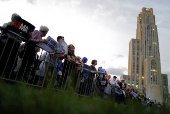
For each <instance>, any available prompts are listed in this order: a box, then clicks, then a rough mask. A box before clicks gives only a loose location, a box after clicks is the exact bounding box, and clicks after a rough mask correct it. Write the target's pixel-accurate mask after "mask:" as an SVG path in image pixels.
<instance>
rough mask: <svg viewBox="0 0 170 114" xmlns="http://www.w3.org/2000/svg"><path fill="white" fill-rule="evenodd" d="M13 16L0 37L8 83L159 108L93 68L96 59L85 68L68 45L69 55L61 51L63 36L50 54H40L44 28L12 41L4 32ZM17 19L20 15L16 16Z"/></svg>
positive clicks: (0, 68) (0, 70)
mask: <svg viewBox="0 0 170 114" xmlns="http://www.w3.org/2000/svg"><path fill="white" fill-rule="evenodd" d="M14 16H19V15H18V14H16V13H14V14H12V17H11V21H10V22H8V23H5V24H4V25H3V26H2V29H1V34H0V76H1V78H4V79H5V78H6V79H10V80H17V81H18V80H19V81H23V82H24V81H26V82H27V83H28V84H32V85H36V86H38V87H44V88H46V87H54V88H59V89H61V88H64V89H69V88H73V89H74V91H75V92H76V93H78V94H80V95H86V96H91V94H92V93H94V92H96V93H97V94H98V95H99V96H101V97H103V98H105V97H109V96H110V97H113V98H115V101H116V103H118V104H120V103H124V104H126V98H127V97H130V98H132V99H133V98H135V99H138V100H139V101H140V102H141V103H142V104H143V105H145V106H146V105H147V106H153V104H155V105H157V106H161V105H160V103H157V102H156V101H154V102H153V101H152V100H150V99H149V100H148V99H147V98H145V97H143V98H142V97H141V95H140V94H138V93H137V91H136V90H135V89H134V88H133V86H131V87H129V88H127V85H126V83H125V80H124V79H121V80H120V81H119V80H116V79H117V77H116V76H113V79H111V75H109V74H108V73H107V71H105V73H102V72H101V71H100V68H101V67H100V68H98V70H97V69H96V68H95V66H96V65H97V60H92V62H91V66H89V65H87V64H86V63H87V61H88V58H87V57H83V58H81V57H79V56H76V55H75V46H74V45H73V44H70V45H68V53H65V51H66V50H65V51H63V50H61V48H60V47H61V46H62V45H61V42H63V41H65V39H64V36H58V37H57V39H56V41H57V45H56V46H55V47H54V49H53V51H42V54H41V55H39V54H38V52H39V51H40V47H39V45H40V44H41V43H44V44H48V41H47V40H46V39H43V37H45V36H46V34H47V33H48V31H49V28H48V27H46V26H41V27H40V29H39V30H34V31H33V32H32V33H30V34H29V36H30V39H29V40H27V41H24V43H23V40H22V39H16V38H13V37H12V35H11V33H9V32H8V31H7V30H8V28H9V27H11V26H15V25H14V22H12V20H13V17H14ZM19 17H20V16H19Z"/></svg>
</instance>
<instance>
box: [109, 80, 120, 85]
mask: <svg viewBox="0 0 170 114" xmlns="http://www.w3.org/2000/svg"><path fill="white" fill-rule="evenodd" d="M110 83H111V85H115V86H119V85H118V84H117V82H116V80H111V81H110Z"/></svg>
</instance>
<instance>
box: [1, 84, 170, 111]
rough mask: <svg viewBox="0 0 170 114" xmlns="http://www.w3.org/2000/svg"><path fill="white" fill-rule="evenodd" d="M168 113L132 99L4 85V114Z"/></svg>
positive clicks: (2, 91) (2, 99) (2, 103)
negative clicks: (120, 100) (119, 101)
mask: <svg viewBox="0 0 170 114" xmlns="http://www.w3.org/2000/svg"><path fill="white" fill-rule="evenodd" d="M168 110H169V109H168V108H164V109H161V110H159V109H157V108H150V107H145V106H142V105H141V104H140V103H138V102H135V101H133V103H132V101H131V100H130V101H127V104H126V105H123V104H120V105H117V104H116V103H114V101H112V100H110V101H103V100H101V99H98V100H96V99H93V98H85V97H80V96H76V95H72V94H70V93H68V92H59V91H53V90H48V89H47V90H42V91H39V90H37V89H35V88H32V87H27V86H24V85H21V84H12V85H11V84H7V83H3V82H0V114H68V113H69V114H80V113H81V114H86V113H89V114H92V113H96V114H169V112H168Z"/></svg>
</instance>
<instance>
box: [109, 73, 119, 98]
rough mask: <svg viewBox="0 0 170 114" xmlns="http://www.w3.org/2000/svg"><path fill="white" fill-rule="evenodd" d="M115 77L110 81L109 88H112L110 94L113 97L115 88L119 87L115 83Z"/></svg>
mask: <svg viewBox="0 0 170 114" xmlns="http://www.w3.org/2000/svg"><path fill="white" fill-rule="evenodd" d="M116 78H117V77H116V76H113V80H111V81H110V84H111V87H112V90H111V91H112V94H113V95H115V87H116V86H119V85H118V84H117V82H116Z"/></svg>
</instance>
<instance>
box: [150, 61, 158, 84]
mask: <svg viewBox="0 0 170 114" xmlns="http://www.w3.org/2000/svg"><path fill="white" fill-rule="evenodd" d="M151 83H154V84H157V64H156V61H155V60H154V59H153V60H152V61H151Z"/></svg>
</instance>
